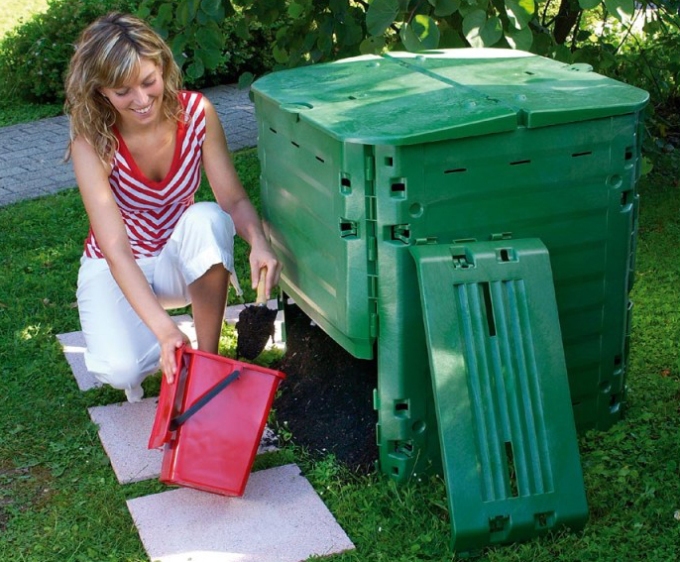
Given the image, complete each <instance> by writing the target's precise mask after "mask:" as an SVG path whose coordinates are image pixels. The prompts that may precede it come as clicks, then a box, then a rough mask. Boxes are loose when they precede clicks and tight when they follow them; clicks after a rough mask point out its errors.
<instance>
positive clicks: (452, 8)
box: [427, 0, 461, 18]
mask: <svg viewBox="0 0 680 562" xmlns="http://www.w3.org/2000/svg"><path fill="white" fill-rule="evenodd" d="M427 1H428V2H429V3H430V4H431V5H432V6H434V15H435V16H437V17H438V18H445V17H446V16H450V15H451V14H453V13H455V12H457V11H458V8H460V2H461V0H427Z"/></svg>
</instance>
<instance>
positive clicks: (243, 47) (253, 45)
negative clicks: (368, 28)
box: [0, 0, 273, 103]
mask: <svg viewBox="0 0 680 562" xmlns="http://www.w3.org/2000/svg"><path fill="white" fill-rule="evenodd" d="M162 4H163V3H162V2H159V1H155V0H151V1H148V0H147V1H146V2H142V5H143V6H145V7H146V9H147V11H146V13H145V14H144V13H140V16H143V17H144V19H146V20H147V21H149V23H151V24H152V25H153V24H154V19H155V18H156V17H157V16H156V14H155V12H156V10H157V9H158V8H159V7H160V6H161V5H162ZM139 5H140V2H139V1H138V0H49V3H48V8H47V10H46V11H45V12H44V13H41V14H36V15H35V16H34V17H33V18H32V19H30V20H28V21H27V22H25V23H23V24H22V25H20V26H19V27H17V28H16V29H14V30H12V31H10V32H9V33H8V34H7V35H6V36H5V37H4V39H3V40H2V41H1V42H0V76H2V77H3V80H2V83H0V94H2V95H3V96H5V97H8V98H14V99H20V100H23V101H24V102H29V103H30V102H33V103H35V102H38V103H61V102H63V100H64V83H63V82H64V75H65V72H66V69H67V66H68V62H69V60H70V58H71V55H72V54H73V44H74V43H75V41H76V40H77V38H78V35H79V34H80V32H81V31H82V30H83V29H84V28H85V27H86V26H87V25H88V24H89V23H91V22H92V21H93V20H95V19H96V18H97V17H99V16H101V15H104V14H107V13H109V12H112V11H121V12H128V13H135V12H136V11H137V10H138V6H139ZM171 27H172V26H171ZM180 31H181V29H180V28H179V27H178V25H177V24H175V28H174V29H172V28H171V29H170V32H171V34H172V33H173V32H174V33H179V32H180ZM221 31H222V33H223V34H224V36H225V38H226V41H225V48H224V51H223V53H222V56H221V57H220V60H219V63H218V64H217V65H215V66H214V67H213V68H212V69H209V70H206V72H204V73H202V74H201V75H200V76H193V77H192V76H190V75H188V76H187V75H185V85H186V86H187V87H188V88H200V87H205V86H211V85H215V84H221V83H231V82H236V81H237V80H238V78H239V75H240V74H241V73H242V72H244V71H245V70H248V71H250V72H253V73H254V74H259V73H262V72H265V71H267V70H268V69H270V68H271V66H272V64H273V60H272V58H271V55H269V52H270V49H269V48H268V45H269V43H271V41H272V38H271V35H272V33H273V31H272V28H271V27H268V26H264V25H262V24H260V23H258V22H256V21H246V19H245V18H244V16H243V15H242V14H240V13H239V12H236V13H234V14H233V15H232V16H229V17H227V18H224V20H223V22H222V24H221ZM166 35H167V34H166ZM171 38H172V37H168V39H171ZM183 55H185V57H186V58H187V59H188V60H191V59H192V58H194V57H195V56H196V55H195V53H194V52H193V50H192V49H191V45H188V48H187V49H185V52H184V53H183ZM184 62H185V61H184V60H182V57H180V60H178V63H180V66H185V65H184Z"/></svg>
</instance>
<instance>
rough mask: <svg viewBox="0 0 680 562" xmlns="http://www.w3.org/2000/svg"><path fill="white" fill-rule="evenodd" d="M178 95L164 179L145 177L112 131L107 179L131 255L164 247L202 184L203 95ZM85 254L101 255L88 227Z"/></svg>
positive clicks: (148, 254) (189, 93) (150, 252)
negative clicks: (181, 115)
mask: <svg viewBox="0 0 680 562" xmlns="http://www.w3.org/2000/svg"><path fill="white" fill-rule="evenodd" d="M179 96H180V101H181V103H182V106H183V107H184V110H185V114H186V115H185V122H180V123H178V126H177V138H176V141H175V154H174V155H173V158H172V165H171V166H170V171H169V172H168V174H167V176H166V177H165V178H164V179H163V180H161V181H152V180H149V179H148V178H146V177H145V176H144V174H143V173H142V172H141V170H140V169H139V168H138V167H137V164H136V163H135V161H134V159H133V157H132V155H131V154H130V151H129V150H128V148H127V146H126V145H125V142H124V141H123V138H122V137H121V136H120V134H119V133H118V132H117V131H116V136H117V138H118V150H117V151H116V153H115V156H114V161H113V169H112V171H111V175H110V176H109V184H110V185H111V191H112V192H113V196H114V198H115V200H116V203H117V204H118V208H119V209H120V213H121V216H122V217H123V222H124V223H125V228H126V229H127V234H128V238H129V239H130V245H131V246H132V252H133V254H134V256H135V258H141V257H150V256H155V255H157V254H158V253H159V252H160V251H161V250H162V249H163V246H165V244H166V243H167V241H168V240H169V239H170V235H171V234H172V232H173V230H174V229H175V226H176V225H177V222H178V221H179V219H180V217H181V216H182V214H183V213H184V211H185V210H186V209H187V208H188V207H189V206H190V205H192V204H193V203H194V194H195V193H196V190H197V189H198V187H199V185H200V183H201V155H202V152H201V147H202V145H203V140H204V139H205V108H204V106H203V95H202V94H200V93H198V92H184V91H183V92H180V95H179ZM85 255H86V256H87V257H89V258H103V257H104V255H103V254H102V251H101V249H100V248H99V245H98V244H97V240H96V239H95V237H94V233H93V232H92V228H90V232H89V234H88V236H87V239H86V240H85Z"/></svg>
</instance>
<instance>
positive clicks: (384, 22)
mask: <svg viewBox="0 0 680 562" xmlns="http://www.w3.org/2000/svg"><path fill="white" fill-rule="evenodd" d="M398 14H399V0H373V2H372V3H371V4H370V5H369V6H368V10H367V11H366V29H367V30H368V33H370V34H371V35H382V34H383V33H385V31H386V30H387V28H388V27H389V26H390V25H392V24H393V23H394V19H395V18H396V17H397V15H398Z"/></svg>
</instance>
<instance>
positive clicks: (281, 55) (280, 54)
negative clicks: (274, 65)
mask: <svg viewBox="0 0 680 562" xmlns="http://www.w3.org/2000/svg"><path fill="white" fill-rule="evenodd" d="M272 55H273V56H274V60H275V61H276V62H278V63H279V64H285V63H287V62H288V57H289V55H288V51H286V49H282V48H281V47H279V46H278V45H274V48H273V49H272Z"/></svg>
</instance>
